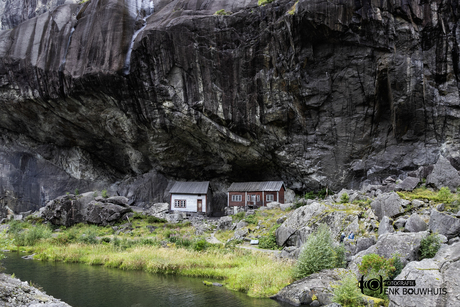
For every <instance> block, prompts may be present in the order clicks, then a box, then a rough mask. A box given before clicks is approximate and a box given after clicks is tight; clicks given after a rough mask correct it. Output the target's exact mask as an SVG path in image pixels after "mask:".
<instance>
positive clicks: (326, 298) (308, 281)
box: [271, 269, 345, 306]
mask: <svg viewBox="0 0 460 307" xmlns="http://www.w3.org/2000/svg"><path fill="white" fill-rule="evenodd" d="M344 272H345V270H344V269H330V270H323V271H321V272H318V273H314V274H311V275H310V276H308V277H305V278H303V279H300V280H297V281H295V282H293V283H292V284H290V285H289V286H286V287H284V288H283V289H281V290H280V291H279V292H278V293H277V294H276V295H274V296H272V297H271V298H272V299H275V300H279V301H283V302H287V303H289V304H291V305H294V306H300V305H309V304H311V303H312V302H313V300H314V298H313V296H316V300H317V301H318V303H319V304H318V305H317V306H323V305H327V304H330V303H332V291H331V289H332V287H331V285H333V284H337V283H338V281H339V280H340V274H341V273H344Z"/></svg>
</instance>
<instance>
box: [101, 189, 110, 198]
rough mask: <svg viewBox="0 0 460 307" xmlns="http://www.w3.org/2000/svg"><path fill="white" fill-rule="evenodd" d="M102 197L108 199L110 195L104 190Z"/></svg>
mask: <svg viewBox="0 0 460 307" xmlns="http://www.w3.org/2000/svg"><path fill="white" fill-rule="evenodd" d="M101 196H102V197H104V198H108V197H109V195H107V190H102V192H101Z"/></svg>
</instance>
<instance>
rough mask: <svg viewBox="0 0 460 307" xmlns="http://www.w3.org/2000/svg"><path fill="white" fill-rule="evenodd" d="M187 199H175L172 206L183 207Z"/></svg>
mask: <svg viewBox="0 0 460 307" xmlns="http://www.w3.org/2000/svg"><path fill="white" fill-rule="evenodd" d="M186 203H187V201H186V200H185V199H175V200H174V208H185V205H186Z"/></svg>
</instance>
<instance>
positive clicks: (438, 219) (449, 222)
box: [429, 210, 460, 239]
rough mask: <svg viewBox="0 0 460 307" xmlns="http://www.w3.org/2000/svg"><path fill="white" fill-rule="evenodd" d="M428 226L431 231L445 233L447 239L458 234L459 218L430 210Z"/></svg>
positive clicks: (459, 228) (459, 231)
mask: <svg viewBox="0 0 460 307" xmlns="http://www.w3.org/2000/svg"><path fill="white" fill-rule="evenodd" d="M429 228H430V230H431V231H432V232H437V233H440V234H442V235H445V236H446V237H447V238H448V239H450V238H453V237H457V236H459V235H460V219H459V218H457V217H454V216H451V215H448V214H446V213H442V212H439V211H437V210H432V211H431V215H430V223H429Z"/></svg>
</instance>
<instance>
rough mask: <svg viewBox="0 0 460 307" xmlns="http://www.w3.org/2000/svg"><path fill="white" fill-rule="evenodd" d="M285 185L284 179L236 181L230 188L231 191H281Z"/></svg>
mask: <svg viewBox="0 0 460 307" xmlns="http://www.w3.org/2000/svg"><path fill="white" fill-rule="evenodd" d="M283 185H284V183H283V182H282V181H262V182H234V183H232V185H231V186H230V187H229V188H228V191H229V192H258V191H279V190H280V189H281V187H282V186H283Z"/></svg>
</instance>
